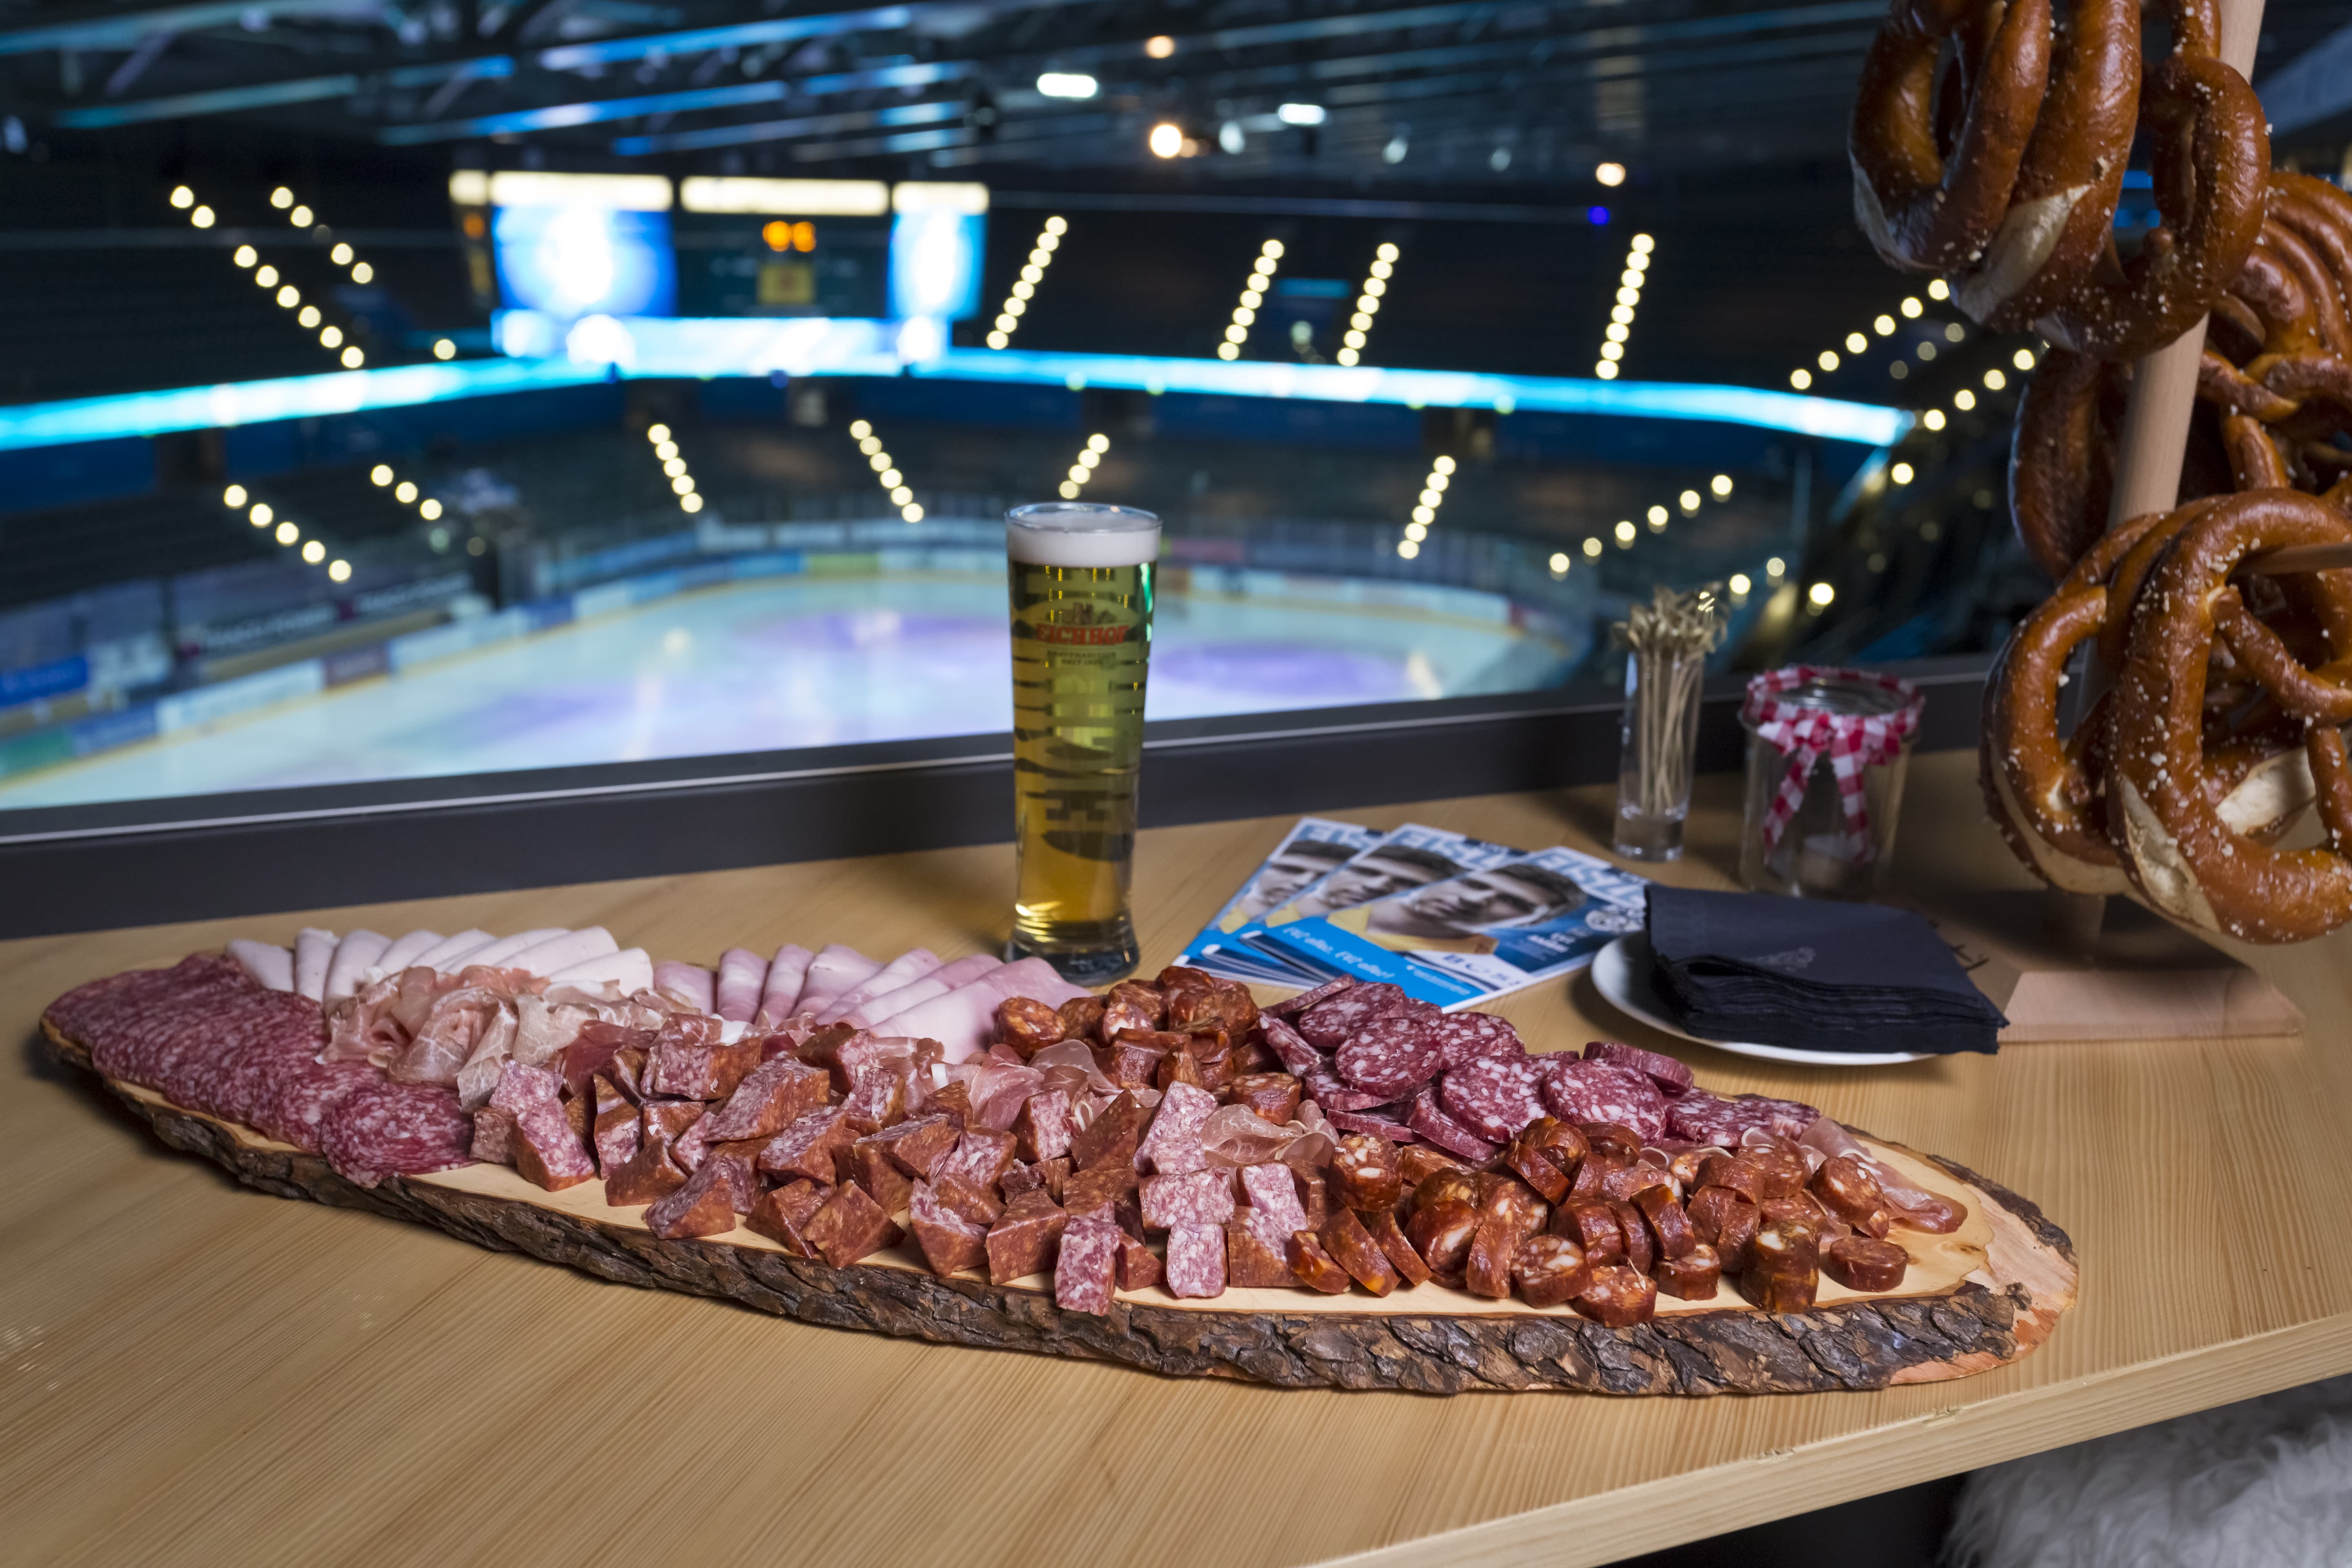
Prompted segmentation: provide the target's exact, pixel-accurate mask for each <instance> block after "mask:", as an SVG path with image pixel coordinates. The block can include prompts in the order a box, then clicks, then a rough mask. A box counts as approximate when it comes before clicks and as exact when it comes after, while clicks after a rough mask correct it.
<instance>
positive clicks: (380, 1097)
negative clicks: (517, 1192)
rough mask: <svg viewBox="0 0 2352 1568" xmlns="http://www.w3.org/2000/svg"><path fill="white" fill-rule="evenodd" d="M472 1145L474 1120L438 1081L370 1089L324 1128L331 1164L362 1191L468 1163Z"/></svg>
mask: <svg viewBox="0 0 2352 1568" xmlns="http://www.w3.org/2000/svg"><path fill="white" fill-rule="evenodd" d="M473 1147H474V1119H473V1118H472V1117H470V1116H468V1115H467V1114H466V1113H465V1112H464V1111H463V1110H459V1109H458V1108H457V1090H456V1089H449V1088H446V1087H445V1086H443V1085H441V1084H436V1083H390V1082H384V1083H374V1084H369V1085H366V1086H365V1087H363V1088H362V1089H359V1090H358V1091H357V1092H356V1093H354V1094H352V1096H351V1097H350V1098H349V1099H347V1100H344V1101H343V1102H342V1103H341V1104H340V1105H338V1106H336V1107H335V1108H334V1109H333V1110H330V1111H329V1112H327V1114H326V1117H325V1119H324V1120H323V1121H320V1124H319V1148H320V1152H322V1153H324V1154H325V1155H326V1156H327V1163H329V1164H331V1165H332V1166H333V1167H334V1168H335V1169H336V1170H337V1171H338V1172H339V1173H341V1174H342V1175H344V1176H345V1177H347V1178H349V1179H350V1180H352V1181H353V1182H356V1183H358V1184H360V1185H361V1186H363V1187H373V1186H374V1185H376V1184H378V1183H380V1182H382V1181H383V1179H384V1178H385V1177H387V1176H414V1175H421V1174H423V1173H425V1172H427V1171H446V1170H448V1169H450V1168H451V1167H452V1166H456V1165H464V1164H469V1163H472V1160H473Z"/></svg>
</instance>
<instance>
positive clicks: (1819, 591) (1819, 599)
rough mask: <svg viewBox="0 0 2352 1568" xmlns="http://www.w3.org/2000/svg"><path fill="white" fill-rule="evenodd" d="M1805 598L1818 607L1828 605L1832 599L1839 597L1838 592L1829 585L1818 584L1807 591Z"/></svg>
mask: <svg viewBox="0 0 2352 1568" xmlns="http://www.w3.org/2000/svg"><path fill="white" fill-rule="evenodd" d="M1805 597H1806V598H1808V599H1811V601H1812V602H1813V603H1814V604H1815V605H1827V604H1828V603H1829V602H1830V601H1831V600H1832V599H1834V598H1836V597H1837V590H1836V589H1835V588H1832V587H1831V586H1830V585H1829V584H1827V583H1816V584H1813V585H1812V586H1811V587H1810V588H1808V589H1806V590H1805Z"/></svg>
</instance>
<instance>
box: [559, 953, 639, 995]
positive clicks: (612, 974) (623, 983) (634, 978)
mask: <svg viewBox="0 0 2352 1568" xmlns="http://www.w3.org/2000/svg"><path fill="white" fill-rule="evenodd" d="M547 979H548V981H549V983H550V984H554V985H583V986H586V985H617V986H619V987H620V988H621V994H622V995H624V996H634V995H635V994H637V993H638V992H640V991H646V990H650V989H652V987H653V983H654V961H653V960H652V959H650V958H647V957H646V950H645V949H644V948H642V947H633V948H630V949H628V950H627V951H626V952H614V953H607V954H606V955H605V956H604V957H602V958H592V959H589V960H588V961H587V962H585V963H575V964H572V965H571V966H570V967H569V968H565V969H559V970H557V971H556V972H555V973H552V974H551V975H549V976H548V977H547Z"/></svg>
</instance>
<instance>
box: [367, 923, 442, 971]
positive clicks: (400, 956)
mask: <svg viewBox="0 0 2352 1568" xmlns="http://www.w3.org/2000/svg"><path fill="white" fill-rule="evenodd" d="M440 945H441V933H440V932H439V931H410V932H409V933H408V934H407V935H406V936H404V937H402V938H400V939H399V940H398V941H396V942H394V943H393V944H392V945H391V946H390V947H387V948H385V949H384V950H383V952H381V953H379V954H378V955H377V956H376V961H375V973H373V974H372V975H370V976H369V977H368V978H370V979H371V980H381V979H383V977H384V976H385V975H387V974H397V973H400V972H401V971H402V970H404V969H406V968H407V967H408V966H409V965H410V964H412V963H415V962H416V961H417V960H418V959H420V958H422V957H424V956H425V954H426V953H428V952H432V951H433V950H434V949H435V948H436V947H438V946H440Z"/></svg>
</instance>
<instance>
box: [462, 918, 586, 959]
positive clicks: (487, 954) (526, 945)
mask: <svg viewBox="0 0 2352 1568" xmlns="http://www.w3.org/2000/svg"><path fill="white" fill-rule="evenodd" d="M562 934H563V928H562V926H541V927H540V928H539V929H538V930H537V931H517V932H515V933H514V935H512V936H502V937H500V938H499V940H498V941H496V942H492V943H490V945H489V946H488V947H483V948H477V949H475V950H474V951H473V952H469V953H467V955H466V962H467V963H469V964H474V963H486V964H489V965H492V966H493V967H504V966H505V965H506V964H507V963H509V960H511V959H512V958H513V957H514V955H515V954H516V953H518V952H530V950H531V949H532V948H534V947H537V946H538V945H539V944H540V943H541V942H547V941H550V940H551V939H552V938H555V937H559V936H562Z"/></svg>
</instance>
